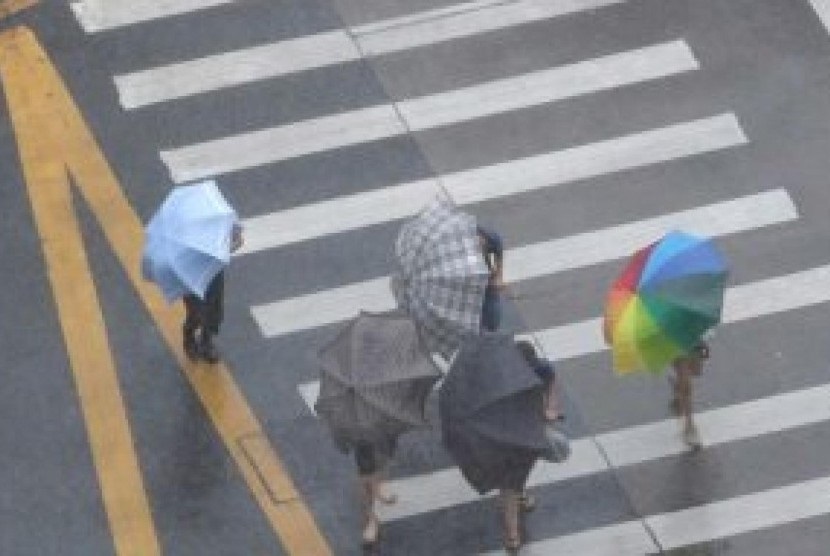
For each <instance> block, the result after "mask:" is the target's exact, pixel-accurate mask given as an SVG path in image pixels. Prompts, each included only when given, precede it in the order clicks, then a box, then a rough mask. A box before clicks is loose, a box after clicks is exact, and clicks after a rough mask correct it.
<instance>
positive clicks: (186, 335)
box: [182, 328, 199, 361]
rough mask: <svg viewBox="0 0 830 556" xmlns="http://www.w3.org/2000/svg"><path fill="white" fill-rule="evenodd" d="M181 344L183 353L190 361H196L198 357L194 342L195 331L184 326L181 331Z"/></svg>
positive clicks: (197, 347)
mask: <svg viewBox="0 0 830 556" xmlns="http://www.w3.org/2000/svg"><path fill="white" fill-rule="evenodd" d="M182 346H183V347H184V354H185V355H186V356H187V358H188V359H190V360H191V361H196V360H197V359H198V358H199V346H198V344H197V343H196V335H195V331H194V330H192V329H189V328H185V329H183V331H182Z"/></svg>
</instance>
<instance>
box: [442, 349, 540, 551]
mask: <svg viewBox="0 0 830 556" xmlns="http://www.w3.org/2000/svg"><path fill="white" fill-rule="evenodd" d="M541 407H542V383H541V381H540V380H539V378H538V377H537V375H536V373H535V372H534V370H533V368H532V367H531V365H530V364H529V363H528V361H527V359H526V357H525V356H524V355H523V354H522V352H521V351H520V349H519V347H518V346H517V345H516V343H515V341H514V340H513V338H512V337H511V336H509V335H507V334H503V333H484V334H482V335H480V336H470V337H468V338H467V339H466V340H465V342H464V343H463V344H462V346H461V349H460V350H459V352H458V354H457V355H456V357H455V359H454V360H453V362H452V365H451V367H450V370H449V372H448V373H447V376H446V378H445V379H444V383H443V385H442V386H441V390H440V392H439V397H438V408H439V412H440V415H441V432H442V440H443V443H444V446H445V447H446V448H447V451H448V452H449V453H450V455H451V456H452V458H453V460H455V462H456V464H457V465H458V467H459V469H460V470H461V474H462V475H463V476H464V478H465V479H466V480H467V482H469V483H470V485H471V486H472V487H473V488H474V489H476V491H478V493H479V494H485V493H486V492H488V491H490V490H494V489H495V490H498V491H499V494H500V500H501V507H502V518H503V524H504V546H505V548H506V549H507V550H508V551H511V552H514V551H516V550H518V549H519V547H520V546H521V544H522V536H521V531H520V516H521V512H522V510H525V511H527V510H530V509H532V508H533V505H534V501H533V499H532V498H531V497H529V496H528V495H527V494H526V490H525V486H526V483H527V479H528V477H529V475H530V471H531V470H532V468H533V466H534V464H535V463H536V461H537V460H538V459H540V458H545V459H547V458H551V459H552V453H551V452H552V447H551V442H550V441H549V437H548V433H547V431H546V426H545V420H544V419H543V417H542V414H541V411H540V409H541Z"/></svg>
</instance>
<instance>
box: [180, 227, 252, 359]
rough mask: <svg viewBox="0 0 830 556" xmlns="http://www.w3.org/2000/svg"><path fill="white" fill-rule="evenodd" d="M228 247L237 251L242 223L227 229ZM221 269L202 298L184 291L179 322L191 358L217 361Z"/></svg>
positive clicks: (185, 350)
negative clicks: (228, 233) (229, 235)
mask: <svg viewBox="0 0 830 556" xmlns="http://www.w3.org/2000/svg"><path fill="white" fill-rule="evenodd" d="M229 241H230V251H231V252H232V253H233V252H235V251H237V250H238V249H239V248H240V247H242V244H243V243H244V239H243V237H242V227H241V226H240V225H239V224H235V225H234V226H233V228H232V230H231V237H230V238H229ZM224 289H225V272H224V270H221V271H219V273H217V274H216V276H214V277H213V279H212V280H211V281H210V283H209V284H208V287H207V289H206V290H205V296H204V298H200V297H199V296H197V295H195V294H193V293H188V294H185V296H184V298H183V300H184V308H185V318H184V324H183V325H182V343H183V347H184V352H185V355H187V358H188V359H190V360H191V361H196V360H198V359H201V360H203V361H207V362H208V363H216V362H218V361H219V351H218V350H217V349H216V345H215V344H214V343H213V337H214V336H216V335H217V334H219V325H220V324H221V323H222V318H223V316H224Z"/></svg>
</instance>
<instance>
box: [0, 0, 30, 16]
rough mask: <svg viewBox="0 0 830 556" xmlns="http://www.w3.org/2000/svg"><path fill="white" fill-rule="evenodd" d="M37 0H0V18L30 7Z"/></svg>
mask: <svg viewBox="0 0 830 556" xmlns="http://www.w3.org/2000/svg"><path fill="white" fill-rule="evenodd" d="M38 1H39V0H0V19H3V18H4V17H9V16H10V15H14V14H16V13H17V12H19V11H22V10H25V9H26V8H31V7H32V6H34V5H35V4H37V3H38Z"/></svg>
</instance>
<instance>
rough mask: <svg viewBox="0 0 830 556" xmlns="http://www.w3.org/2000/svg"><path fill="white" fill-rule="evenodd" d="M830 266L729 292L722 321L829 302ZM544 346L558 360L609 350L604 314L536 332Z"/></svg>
mask: <svg viewBox="0 0 830 556" xmlns="http://www.w3.org/2000/svg"><path fill="white" fill-rule="evenodd" d="M827 284H830V265H828V266H819V267H816V268H812V269H809V270H803V271H801V272H796V273H793V274H787V275H784V276H779V277H775V278H768V279H766V280H760V281H757V282H752V283H750V284H746V285H743V286H735V287H732V288H729V289H728V290H727V291H726V296H725V297H724V300H723V314H722V321H723V322H724V323H730V322H739V321H742V320H746V319H751V318H756V317H760V316H764V315H770V314H773V313H780V312H784V311H790V310H793V309H799V308H801V307H808V306H810V305H817V304H819V303H826V302H827V301H830V290H828V288H827ZM534 336H535V337H536V340H537V341H538V342H539V344H540V345H541V346H542V348H543V349H544V351H545V353H548V354H550V355H551V356H552V357H555V358H556V359H558V360H563V359H570V358H572V357H579V356H582V355H586V354H589V353H597V352H599V351H603V350H605V349H606V345H605V340H603V338H602V317H598V318H594V319H589V320H586V321H582V322H578V323H574V324H569V325H565V326H559V327H554V328H548V329H546V330H540V331H538V332H536V333H535V334H534Z"/></svg>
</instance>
